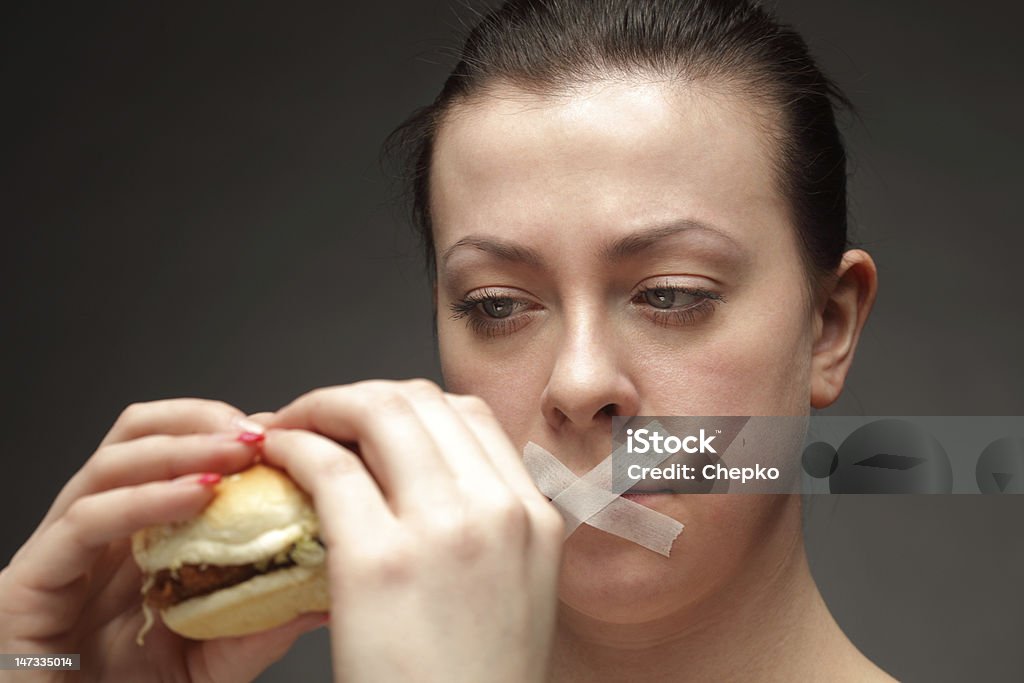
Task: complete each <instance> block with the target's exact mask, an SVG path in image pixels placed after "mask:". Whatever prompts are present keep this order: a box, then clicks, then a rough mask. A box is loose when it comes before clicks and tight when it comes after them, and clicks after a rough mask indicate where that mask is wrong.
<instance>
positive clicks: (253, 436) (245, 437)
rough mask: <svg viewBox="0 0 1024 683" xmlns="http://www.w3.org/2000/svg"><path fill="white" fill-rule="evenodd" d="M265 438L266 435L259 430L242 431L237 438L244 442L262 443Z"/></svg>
mask: <svg viewBox="0 0 1024 683" xmlns="http://www.w3.org/2000/svg"><path fill="white" fill-rule="evenodd" d="M265 438H266V436H265V435H264V434H262V433H259V432H242V433H241V434H239V435H238V437H237V438H236V439H235V440H236V441H241V442H242V443H260V442H262V441H263V439H265Z"/></svg>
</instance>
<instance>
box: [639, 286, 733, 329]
mask: <svg viewBox="0 0 1024 683" xmlns="http://www.w3.org/2000/svg"><path fill="white" fill-rule="evenodd" d="M720 303H725V297H723V296H722V295H721V294H718V293H716V292H711V291H708V290H705V289H700V288H694V287H682V286H676V285H669V284H658V285H656V286H654V287H643V288H641V290H640V291H639V292H637V293H636V294H635V295H634V296H633V304H634V305H636V306H639V307H640V312H641V313H642V314H643V315H644V316H645V317H647V318H649V319H650V320H651V321H652V322H654V323H655V324H656V325H659V326H661V327H681V326H685V325H690V324H695V323H698V322H701V321H702V320H705V319H706V318H708V317H709V316H710V315H711V314H712V313H714V311H715V307H716V306H717V305H718V304H720Z"/></svg>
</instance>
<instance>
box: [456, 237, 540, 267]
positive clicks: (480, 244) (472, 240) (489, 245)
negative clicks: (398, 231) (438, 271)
mask: <svg viewBox="0 0 1024 683" xmlns="http://www.w3.org/2000/svg"><path fill="white" fill-rule="evenodd" d="M461 247H474V248H476V249H479V250H480V251H484V252H487V253H488V254H493V255H494V256H497V257H498V258H500V259H502V260H504V261H511V262H513V263H523V264H525V265H528V266H533V267H534V268H540V267H542V266H543V265H544V259H543V258H541V255H540V253H539V252H537V251H535V250H533V249H530V248H529V247H524V246H522V245H519V244H514V243H512V242H506V241H505V240H500V239H495V238H493V237H478V236H475V235H470V236H469V237H464V238H462V239H461V240H459V241H458V242H456V243H455V244H453V245H452V246H450V247H448V248H447V249H445V251H444V253H443V254H442V255H441V266H442V267H443V266H445V265H447V264H448V259H449V258H451V256H452V254H454V253H455V251H456V250H458V249H459V248H461Z"/></svg>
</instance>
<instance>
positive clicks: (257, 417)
mask: <svg viewBox="0 0 1024 683" xmlns="http://www.w3.org/2000/svg"><path fill="white" fill-rule="evenodd" d="M246 417H247V419H249V420H252V421H253V422H255V423H256V424H258V425H262V426H264V427H269V426H270V423H271V422H272V421H273V420H274V413H272V412H270V411H264V412H260V413H250V414H249V415H247V416H246Z"/></svg>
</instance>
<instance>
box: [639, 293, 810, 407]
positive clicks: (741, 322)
mask: <svg viewBox="0 0 1024 683" xmlns="http://www.w3.org/2000/svg"><path fill="white" fill-rule="evenodd" d="M727 306H730V307H734V306H735V307H734V308H730V309H729V310H728V311H723V313H727V314H728V318H727V319H726V320H727V321H726V322H723V324H722V326H721V327H720V328H718V329H716V331H715V332H714V333H713V334H710V335H708V336H707V337H705V338H704V339H702V340H701V341H700V342H699V343H698V344H694V345H691V346H689V348H686V347H685V345H684V346H683V349H684V350H683V351H682V352H680V351H679V350H676V351H675V352H674V353H672V354H671V355H667V356H663V357H668V358H675V359H676V360H675V361H674V362H673V363H647V364H644V366H643V367H642V371H641V374H642V376H641V377H639V378H638V379H639V380H640V383H641V386H640V392H641V396H642V397H643V402H644V409H645V412H646V413H647V414H658V415H801V414H805V413H806V412H807V409H808V405H809V402H810V389H809V377H810V360H811V336H810V326H809V324H808V322H807V320H805V319H804V317H803V309H802V307H800V306H791V305H787V306H781V305H780V306H775V307H772V306H770V305H766V304H765V303H764V302H763V301H762V302H757V301H750V302H749V303H742V302H741V301H740V300H736V301H735V302H730V303H729V304H727Z"/></svg>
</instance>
